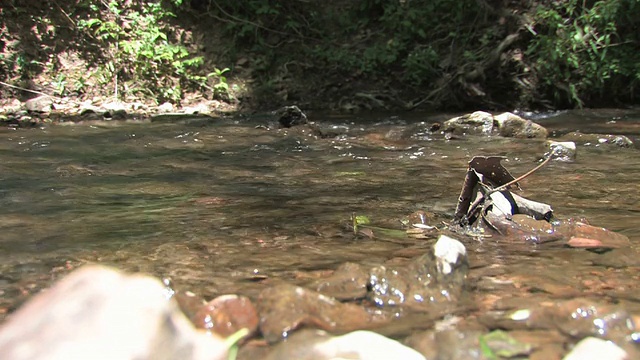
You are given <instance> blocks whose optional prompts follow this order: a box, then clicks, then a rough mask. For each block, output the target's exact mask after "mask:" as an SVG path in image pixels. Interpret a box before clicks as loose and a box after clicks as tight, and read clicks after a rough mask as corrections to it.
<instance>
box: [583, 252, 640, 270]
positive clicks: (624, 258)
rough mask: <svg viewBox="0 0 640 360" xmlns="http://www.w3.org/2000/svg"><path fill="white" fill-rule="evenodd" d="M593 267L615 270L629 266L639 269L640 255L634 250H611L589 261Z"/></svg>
mask: <svg viewBox="0 0 640 360" xmlns="http://www.w3.org/2000/svg"><path fill="white" fill-rule="evenodd" d="M591 262H592V263H593V264H594V265H599V266H606V267H610V268H615V269H622V268H627V267H630V266H634V267H640V253H639V252H638V250H636V249H634V248H625V249H613V250H611V251H607V252H606V253H604V254H599V255H598V256H597V257H596V258H594V259H593V260H592V261H591Z"/></svg>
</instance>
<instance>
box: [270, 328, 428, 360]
mask: <svg viewBox="0 0 640 360" xmlns="http://www.w3.org/2000/svg"><path fill="white" fill-rule="evenodd" d="M266 359H267V360H288V359H298V360H329V359H356V360H358V359H360V360H365V359H366V360H375V359H381V360H382V359H403V360H424V359H425V357H424V356H423V355H421V354H420V353H419V352H417V351H416V350H413V349H412V348H410V347H407V346H405V345H402V344H401V343H399V342H398V341H395V340H392V339H389V338H387V337H385V336H382V335H380V334H377V333H374V332H371V331H364V330H360V331H354V332H351V333H347V334H344V335H341V336H331V335H329V334H328V333H326V332H325V331H321V330H302V331H300V332H299V333H296V334H293V335H292V336H291V337H290V338H289V339H287V341H284V342H281V343H279V344H278V345H277V346H276V347H274V349H273V351H271V353H269V355H268V356H267V358H266Z"/></svg>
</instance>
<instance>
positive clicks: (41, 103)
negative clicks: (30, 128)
mask: <svg viewBox="0 0 640 360" xmlns="http://www.w3.org/2000/svg"><path fill="white" fill-rule="evenodd" d="M24 106H25V108H26V109H27V111H29V112H33V113H48V112H50V111H51V110H52V109H53V99H51V97H50V96H46V95H43V96H38V97H36V98H33V99H29V100H27V101H25V102H24Z"/></svg>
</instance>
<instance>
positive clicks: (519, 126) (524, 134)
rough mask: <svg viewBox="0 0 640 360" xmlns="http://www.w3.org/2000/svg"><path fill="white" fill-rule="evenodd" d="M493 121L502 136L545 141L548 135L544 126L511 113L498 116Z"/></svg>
mask: <svg viewBox="0 0 640 360" xmlns="http://www.w3.org/2000/svg"><path fill="white" fill-rule="evenodd" d="M493 119H494V121H495V123H496V125H497V127H498V132H499V134H500V136H504V137H515V138H539V139H544V138H546V137H547V135H548V132H547V129H545V128H544V127H543V126H541V125H539V124H537V123H534V122H533V121H531V120H525V119H523V118H521V117H520V116H518V115H515V114H512V113H510V112H505V113H502V114H499V115H496V116H494V117H493Z"/></svg>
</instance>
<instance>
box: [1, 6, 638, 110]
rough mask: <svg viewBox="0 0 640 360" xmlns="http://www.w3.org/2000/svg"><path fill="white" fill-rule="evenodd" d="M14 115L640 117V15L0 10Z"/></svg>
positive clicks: (583, 9) (410, 9) (566, 10)
mask: <svg viewBox="0 0 640 360" xmlns="http://www.w3.org/2000/svg"><path fill="white" fill-rule="evenodd" d="M0 11H1V12H0V27H1V31H2V32H1V34H0V36H1V42H0V50H1V52H0V81H2V82H3V85H2V86H1V90H0V91H2V95H3V98H4V99H8V98H11V97H28V96H32V95H33V93H32V92H26V91H23V90H20V89H18V88H22V89H28V90H31V91H38V92H42V93H46V94H49V95H54V96H58V97H60V98H64V97H69V98H71V99H72V100H77V101H81V100H86V99H91V100H92V101H93V102H94V103H96V102H103V99H104V98H107V97H108V98H110V99H113V98H116V99H119V100H124V101H126V102H129V103H131V102H134V101H142V102H146V103H155V104H160V103H164V102H170V103H173V104H176V105H182V106H185V105H189V104H194V103H203V102H205V103H206V104H207V106H209V107H213V108H214V110H215V109H222V110H234V109H245V110H256V109H258V110H259V109H272V108H274V107H277V106H279V105H282V104H285V103H297V104H299V105H301V106H304V107H306V108H323V109H335V110H341V111H356V110H361V109H369V110H373V109H404V110H410V109H416V108H417V109H443V108H447V109H453V108H458V109H460V108H513V107H523V108H540V107H546V108H561V107H574V106H603V105H616V106H620V105H625V104H634V103H637V102H638V95H637V91H635V90H636V88H637V86H638V84H639V82H640V65H639V64H640V52H638V51H637V48H638V45H639V42H640V31H638V28H637V21H636V19H637V18H639V17H640V5H639V4H638V2H637V1H634V0H620V1H594V2H588V3H585V2H582V1H577V0H569V1H563V2H552V3H548V2H540V3H537V2H533V3H532V2H528V1H522V2H518V1H501V2H498V3H496V2H491V3H489V2H485V1H479V0H461V1H457V0H456V1H452V0H436V1H426V0H424V1H422V0H406V1H385V2H381V1H378V0H365V1H360V2H351V1H341V0H331V1H304V2H303V1H291V2H276V3H274V2H267V1H262V0H251V1H241V2H238V1H231V0H218V1H215V0H191V1H190V2H188V3H182V1H181V0H170V1H164V2H162V3H155V2H152V1H145V2H136V3H133V2H128V1H120V0H117V1H116V0H114V1H111V2H109V3H106V2H98V3H95V2H92V1H86V0H85V1H69V0H60V1H56V2H41V3H35V4H31V3H30V4H29V5H28V8H27V7H26V5H9V6H6V7H3V8H2V9H1V10H0Z"/></svg>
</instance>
